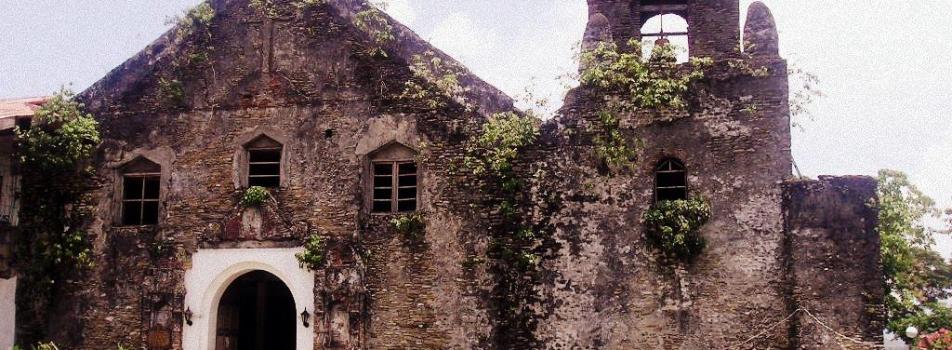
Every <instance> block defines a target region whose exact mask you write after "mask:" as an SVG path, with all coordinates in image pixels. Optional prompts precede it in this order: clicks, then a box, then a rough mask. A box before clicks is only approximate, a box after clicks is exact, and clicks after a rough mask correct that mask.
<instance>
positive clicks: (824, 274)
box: [783, 177, 885, 349]
mask: <svg viewBox="0 0 952 350" xmlns="http://www.w3.org/2000/svg"><path fill="white" fill-rule="evenodd" d="M783 197H784V206H783V208H784V211H783V214H784V220H785V221H786V227H785V235H786V236H787V238H786V239H787V240H788V243H787V244H788V245H789V246H788V249H789V252H790V253H789V254H790V256H789V259H790V261H789V262H788V264H789V266H790V267H789V268H790V271H789V272H788V273H789V274H790V278H791V282H792V284H793V290H792V299H793V300H792V301H791V302H793V303H795V306H796V307H797V308H798V309H802V310H804V311H802V312H801V313H799V314H798V315H797V318H796V319H795V322H794V323H793V324H791V330H790V331H791V333H793V334H797V335H798V338H799V344H798V345H799V348H801V349H831V348H838V347H839V346H840V345H841V344H842V345H845V346H847V347H848V348H865V347H861V346H858V344H856V343H855V342H853V341H850V340H848V339H845V338H843V337H840V336H838V335H836V334H834V333H832V332H830V331H829V330H828V329H825V327H830V328H831V329H835V330H837V331H838V332H839V333H841V334H842V335H844V336H847V337H851V338H854V339H856V340H859V341H865V342H868V343H867V346H868V345H869V344H882V341H883V339H882V338H883V332H882V330H883V327H884V326H885V325H884V319H883V316H884V311H883V285H884V281H883V273H882V263H881V261H880V255H879V244H880V242H879V233H878V232H877V231H876V224H877V217H878V211H877V210H876V207H875V205H873V203H875V200H876V180H875V179H872V178H868V177H845V178H831V177H821V178H820V179H819V180H818V181H816V180H815V181H796V182H788V183H786V184H784V194H783ZM820 322H822V323H820Z"/></svg>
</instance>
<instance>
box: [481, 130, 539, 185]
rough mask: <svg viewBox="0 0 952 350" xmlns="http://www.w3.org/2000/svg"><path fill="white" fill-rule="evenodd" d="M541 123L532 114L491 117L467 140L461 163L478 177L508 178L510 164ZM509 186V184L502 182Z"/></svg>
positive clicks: (529, 142)
mask: <svg viewBox="0 0 952 350" xmlns="http://www.w3.org/2000/svg"><path fill="white" fill-rule="evenodd" d="M540 123H541V121H540V120H539V119H538V118H536V117H534V116H533V115H531V114H530V115H519V114H516V113H513V112H504V113H497V114H494V115H493V116H491V117H490V118H489V120H488V121H487V122H486V123H485V124H483V128H482V133H480V134H479V136H477V137H475V138H473V139H472V140H470V143H469V145H468V148H467V156H466V158H465V159H464V162H465V164H466V166H467V167H469V168H470V169H472V170H473V173H474V174H476V175H479V176H482V175H487V174H489V175H494V176H499V177H501V178H503V180H508V179H510V178H511V176H510V174H511V172H512V166H513V162H514V161H515V160H516V158H518V156H519V151H520V150H522V148H524V147H526V146H528V145H531V144H532V143H534V142H535V141H536V139H537V138H538V137H539V125H540ZM503 185H504V186H507V185H508V186H507V187H511V186H514V185H513V184H511V183H509V184H507V183H503Z"/></svg>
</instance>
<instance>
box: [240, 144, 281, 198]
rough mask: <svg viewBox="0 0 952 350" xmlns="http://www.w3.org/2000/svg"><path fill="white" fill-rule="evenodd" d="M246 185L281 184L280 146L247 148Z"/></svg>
mask: <svg viewBox="0 0 952 350" xmlns="http://www.w3.org/2000/svg"><path fill="white" fill-rule="evenodd" d="M248 186H261V187H268V188H275V187H280V186H281V148H280V147H278V148H252V149H248Z"/></svg>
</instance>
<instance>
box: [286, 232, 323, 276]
mask: <svg viewBox="0 0 952 350" xmlns="http://www.w3.org/2000/svg"><path fill="white" fill-rule="evenodd" d="M294 257H296V258H297V260H298V263H299V264H300V265H301V268H306V269H308V270H311V271H313V270H317V269H320V268H322V267H324V263H325V262H326V261H327V242H326V241H325V240H324V237H322V236H321V235H318V234H312V235H310V236H309V237H308V238H307V241H305V242H304V251H303V252H301V253H297V254H295V255H294Z"/></svg>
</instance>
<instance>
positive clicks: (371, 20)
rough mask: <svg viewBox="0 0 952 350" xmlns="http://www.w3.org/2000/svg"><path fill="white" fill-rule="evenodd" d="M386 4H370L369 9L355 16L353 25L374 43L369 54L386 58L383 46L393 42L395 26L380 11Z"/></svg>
mask: <svg viewBox="0 0 952 350" xmlns="http://www.w3.org/2000/svg"><path fill="white" fill-rule="evenodd" d="M383 5H384V4H382V3H378V4H370V5H369V6H367V8H365V9H363V10H361V11H360V12H357V13H356V14H355V15H354V19H353V23H354V26H355V27H357V29H359V30H360V31H362V32H364V33H366V34H367V35H368V36H369V37H370V41H371V42H372V43H373V47H371V49H370V51H369V53H370V54H372V55H379V56H383V57H386V56H387V52H386V51H384V49H383V46H384V45H386V44H388V43H390V42H391V41H393V39H394V36H393V25H392V24H390V21H389V20H387V17H386V16H384V14H383V11H381V10H380V8H381V7H383Z"/></svg>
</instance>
